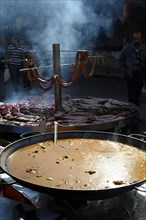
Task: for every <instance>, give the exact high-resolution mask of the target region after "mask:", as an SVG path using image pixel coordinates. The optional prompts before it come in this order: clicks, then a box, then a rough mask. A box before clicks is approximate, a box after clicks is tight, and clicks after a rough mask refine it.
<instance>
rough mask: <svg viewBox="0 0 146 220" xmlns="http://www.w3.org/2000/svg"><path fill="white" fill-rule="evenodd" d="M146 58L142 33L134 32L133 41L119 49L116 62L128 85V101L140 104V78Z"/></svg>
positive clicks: (141, 81)
mask: <svg viewBox="0 0 146 220" xmlns="http://www.w3.org/2000/svg"><path fill="white" fill-rule="evenodd" d="M145 58H146V45H145V44H143V43H142V34H141V33H140V32H135V33H134V34H133V41H132V42H131V43H128V44H127V45H125V46H124V47H123V49H122V50H121V52H120V54H119V57H118V63H119V67H120V69H121V71H122V72H123V73H125V77H126V79H127V87H128V101H129V102H131V103H133V104H135V105H137V106H140V94H141V90H142V88H143V86H144V84H143V79H142V77H141V76H142V74H143V73H142V72H143V62H144V60H145Z"/></svg>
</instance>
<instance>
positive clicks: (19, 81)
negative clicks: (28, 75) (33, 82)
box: [6, 36, 24, 93]
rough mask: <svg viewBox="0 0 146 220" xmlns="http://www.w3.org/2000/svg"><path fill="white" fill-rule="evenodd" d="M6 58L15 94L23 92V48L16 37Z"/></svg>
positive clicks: (9, 46)
mask: <svg viewBox="0 0 146 220" xmlns="http://www.w3.org/2000/svg"><path fill="white" fill-rule="evenodd" d="M6 57H7V60H9V61H8V67H9V71H10V76H11V82H12V86H13V90H14V92H16V93H17V92H18V91H22V90H23V78H22V74H21V72H20V69H21V67H22V60H23V59H24V57H23V47H22V46H21V45H20V44H19V40H18V38H17V37H16V36H12V38H11V43H10V44H9V45H8V47H7V53H6Z"/></svg>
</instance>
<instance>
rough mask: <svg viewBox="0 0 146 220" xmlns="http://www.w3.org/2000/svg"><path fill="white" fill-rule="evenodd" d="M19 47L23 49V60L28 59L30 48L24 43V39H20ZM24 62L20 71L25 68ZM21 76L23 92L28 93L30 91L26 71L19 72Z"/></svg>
mask: <svg viewBox="0 0 146 220" xmlns="http://www.w3.org/2000/svg"><path fill="white" fill-rule="evenodd" d="M20 46H22V47H23V57H24V59H28V56H29V53H30V51H31V48H30V46H29V45H28V44H27V43H26V41H25V39H23V38H21V39H20ZM24 62H25V61H22V69H23V68H25V64H24ZM21 73H22V75H23V84H24V89H25V91H29V90H30V89H31V85H30V80H29V79H28V75H27V71H22V72H21Z"/></svg>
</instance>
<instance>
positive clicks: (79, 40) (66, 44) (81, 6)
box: [0, 0, 123, 50]
mask: <svg viewBox="0 0 146 220" xmlns="http://www.w3.org/2000/svg"><path fill="white" fill-rule="evenodd" d="M122 2H123V1H117V0H102V1H101V0H5V1H4V0H0V4H1V11H0V13H1V28H5V29H9V30H10V31H13V30H14V26H15V25H16V27H17V32H18V33H19V34H20V35H21V36H22V37H23V34H24V33H25V35H26V37H27V38H28V39H29V41H31V42H32V44H33V46H34V47H36V48H37V47H38V46H41V48H42V49H44V50H48V49H50V48H51V45H52V44H54V43H59V44H60V45H61V47H62V48H64V49H65V48H66V49H80V47H82V46H85V44H86V43H87V42H86V40H87V38H93V37H95V35H97V34H98V31H99V28H100V26H101V25H103V26H104V29H105V30H106V31H107V34H109V33H110V28H111V25H112V21H113V18H114V17H116V16H119V15H121V14H120V13H121V6H122ZM89 22H91V23H92V25H91V27H89V31H87V30H86V27H87V24H88V23H89ZM24 30H25V32H24ZM87 32H88V33H87ZM108 32H109V33H108ZM87 35H88V36H87ZM81 49H82V48H81Z"/></svg>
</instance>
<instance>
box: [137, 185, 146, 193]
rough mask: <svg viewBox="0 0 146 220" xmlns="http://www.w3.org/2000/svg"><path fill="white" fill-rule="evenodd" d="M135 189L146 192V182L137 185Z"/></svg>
mask: <svg viewBox="0 0 146 220" xmlns="http://www.w3.org/2000/svg"><path fill="white" fill-rule="evenodd" d="M135 189H136V190H138V191H140V192H146V183H144V184H142V185H141V186H135Z"/></svg>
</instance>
